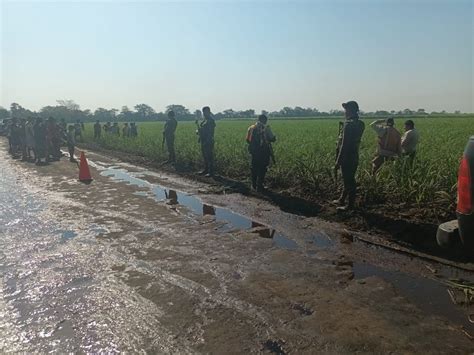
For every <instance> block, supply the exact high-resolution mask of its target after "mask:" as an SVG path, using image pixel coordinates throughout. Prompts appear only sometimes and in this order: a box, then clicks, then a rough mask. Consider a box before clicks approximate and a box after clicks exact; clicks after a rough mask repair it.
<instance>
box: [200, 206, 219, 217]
mask: <svg viewBox="0 0 474 355" xmlns="http://www.w3.org/2000/svg"><path fill="white" fill-rule="evenodd" d="M202 214H203V216H215V215H216V209H215V208H214V206H210V205H206V204H203V205H202Z"/></svg>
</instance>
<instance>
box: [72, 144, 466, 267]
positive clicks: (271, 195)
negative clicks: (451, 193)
mask: <svg viewBox="0 0 474 355" xmlns="http://www.w3.org/2000/svg"><path fill="white" fill-rule="evenodd" d="M81 147H82V148H83V149H89V150H92V151H95V152H101V153H103V154H106V155H108V156H112V157H116V158H118V159H120V160H122V161H125V162H129V163H132V164H140V165H142V166H146V167H149V168H152V169H158V170H160V171H163V172H168V173H171V174H179V176H180V177H184V178H186V179H189V180H193V181H200V182H203V183H205V184H207V185H212V189H213V191H214V192H215V193H222V192H237V193H239V194H242V195H245V196H253V197H258V198H259V199H263V200H265V201H267V202H269V203H270V204H273V205H277V206H278V207H280V209H281V210H283V211H285V212H290V213H293V214H298V215H302V216H306V217H314V216H317V217H320V218H321V219H324V220H328V221H332V222H338V223H342V224H344V225H346V226H347V228H349V229H353V230H358V231H364V232H365V233H367V234H370V235H374V236H380V237H381V238H382V243H384V244H390V243H391V244H397V248H401V249H403V250H405V251H408V252H411V253H413V254H415V255H423V256H428V257H433V258H434V259H438V257H440V258H442V259H444V260H448V261H449V262H454V263H467V264H470V263H472V262H474V259H473V258H472V256H471V255H466V254H465V253H464V250H463V248H462V245H461V242H460V240H456V241H455V242H456V246H455V248H451V249H443V248H439V246H438V245H437V243H436V231H437V228H438V225H439V224H440V223H443V222H446V221H449V220H451V219H455V218H456V215H455V207H454V206H453V205H452V204H451V203H447V202H446V201H444V202H441V201H437V202H433V203H432V204H430V205H427V206H414V205H413V204H410V203H409V202H407V201H405V202H404V203H398V204H394V203H389V202H388V201H385V202H380V201H379V202H374V201H371V202H370V203H363V202H362V201H363V200H365V199H366V198H365V197H363V196H359V198H358V205H357V208H356V210H354V211H351V212H350V213H339V212H338V211H337V210H336V207H337V206H336V205H334V204H333V203H332V202H331V201H333V200H334V199H335V198H337V197H339V195H340V193H339V191H338V190H339V189H340V187H341V186H338V185H340V183H339V184H332V183H331V185H330V186H320V189H319V190H318V191H315V190H314V189H310V188H305V187H304V186H293V187H289V188H288V187H286V188H283V189H282V188H279V187H278V186H271V188H270V189H269V190H267V192H266V193H264V194H255V193H254V192H253V191H252V190H251V189H250V188H249V182H248V181H247V180H245V178H244V179H241V180H236V179H232V178H229V177H224V176H219V177H216V178H215V179H212V180H210V179H206V178H203V177H200V176H199V175H197V174H196V171H195V169H192V168H191V167H190V166H185V165H174V166H172V165H170V164H163V162H160V161H156V160H150V159H148V158H146V157H142V156H137V155H133V154H128V153H124V152H119V151H113V150H110V149H106V148H104V147H103V146H101V145H100V144H97V143H95V142H89V143H83V144H81ZM243 175H244V176H246V175H248V174H243ZM270 183H271V182H270ZM363 194H364V191H360V193H359V195H363ZM471 266H472V267H468V268H470V269H472V270H474V265H471Z"/></svg>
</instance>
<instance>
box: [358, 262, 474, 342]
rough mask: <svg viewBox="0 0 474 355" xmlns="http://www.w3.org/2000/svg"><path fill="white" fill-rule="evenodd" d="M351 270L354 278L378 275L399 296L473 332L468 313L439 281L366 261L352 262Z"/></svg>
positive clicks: (425, 310)
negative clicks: (454, 302)
mask: <svg viewBox="0 0 474 355" xmlns="http://www.w3.org/2000/svg"><path fill="white" fill-rule="evenodd" d="M352 271H353V272H354V278H355V279H363V278H366V277H370V276H378V277H380V278H382V279H384V280H385V281H387V282H389V283H391V284H392V285H393V286H394V287H395V288H396V289H397V290H398V292H399V293H400V295H401V296H403V297H405V298H407V299H409V300H410V301H412V302H413V303H414V304H416V305H417V306H418V308H420V309H421V310H422V311H424V312H426V313H433V314H438V315H440V316H442V317H444V318H447V319H449V320H451V321H453V322H455V323H458V324H462V325H463V326H464V328H465V329H466V330H468V331H469V332H470V333H473V332H474V324H472V323H470V322H469V319H468V315H467V314H466V313H465V312H463V311H462V309H461V308H460V307H459V306H456V305H454V304H453V302H452V301H451V299H450V297H449V294H448V292H447V287H446V286H445V285H443V284H442V283H441V282H440V281H435V280H430V279H425V278H419V277H414V276H411V275H407V274H405V273H402V272H393V271H387V270H384V269H381V268H379V267H376V266H374V265H372V264H367V263H357V262H356V263H354V264H353V268H352Z"/></svg>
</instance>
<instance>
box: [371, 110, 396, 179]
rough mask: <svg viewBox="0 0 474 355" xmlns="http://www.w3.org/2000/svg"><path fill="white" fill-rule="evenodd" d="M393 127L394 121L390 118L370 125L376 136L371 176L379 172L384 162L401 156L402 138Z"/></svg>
mask: <svg viewBox="0 0 474 355" xmlns="http://www.w3.org/2000/svg"><path fill="white" fill-rule="evenodd" d="M394 125H395V121H394V120H393V118H391V117H390V118H387V119H386V120H376V121H374V122H372V123H371V124H370V126H371V127H372V129H373V130H374V131H375V132H376V133H377V136H378V145H377V153H376V156H375V158H374V160H372V174H373V175H375V174H376V173H377V171H379V169H380V168H381V166H382V164H383V163H384V162H386V161H387V160H390V159H393V158H395V157H398V156H400V155H401V154H402V136H401V134H400V132H398V131H397V129H396V128H395V127H394Z"/></svg>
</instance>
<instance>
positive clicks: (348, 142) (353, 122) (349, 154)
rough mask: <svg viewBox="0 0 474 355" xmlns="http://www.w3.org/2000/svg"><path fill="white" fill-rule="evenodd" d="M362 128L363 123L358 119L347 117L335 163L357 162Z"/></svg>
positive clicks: (363, 128)
mask: <svg viewBox="0 0 474 355" xmlns="http://www.w3.org/2000/svg"><path fill="white" fill-rule="evenodd" d="M364 130H365V124H364V122H362V121H361V120H359V119H347V120H346V121H345V122H344V128H343V130H342V138H341V145H340V149H339V155H338V157H337V159H336V164H337V165H343V164H353V163H358V162H359V146H360V141H361V140H362V135H363V134H364Z"/></svg>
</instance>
